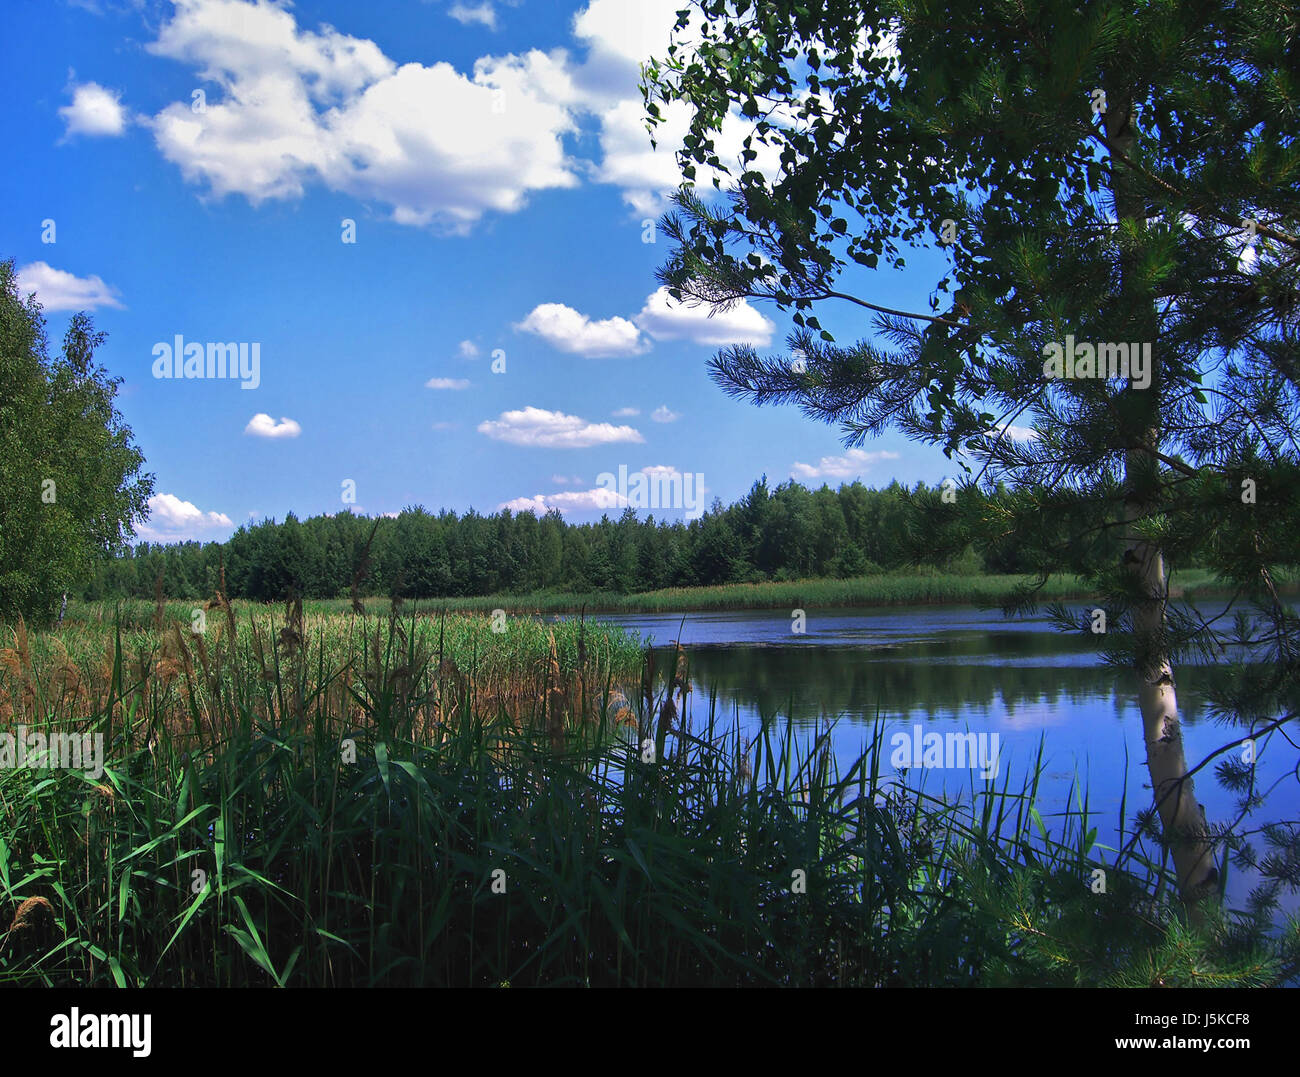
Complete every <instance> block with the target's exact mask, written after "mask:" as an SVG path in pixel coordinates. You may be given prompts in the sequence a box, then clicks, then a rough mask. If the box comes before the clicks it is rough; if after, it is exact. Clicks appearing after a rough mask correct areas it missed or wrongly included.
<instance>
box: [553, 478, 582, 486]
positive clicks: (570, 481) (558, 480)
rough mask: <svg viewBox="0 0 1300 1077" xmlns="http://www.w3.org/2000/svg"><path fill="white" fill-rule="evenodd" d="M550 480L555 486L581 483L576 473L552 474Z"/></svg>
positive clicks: (578, 484)
mask: <svg viewBox="0 0 1300 1077" xmlns="http://www.w3.org/2000/svg"><path fill="white" fill-rule="evenodd" d="M551 482H553V483H555V485H556V486H568V485H570V484H572V485H574V486H581V485H582V479H581V477H579V476H578V475H552V476H551Z"/></svg>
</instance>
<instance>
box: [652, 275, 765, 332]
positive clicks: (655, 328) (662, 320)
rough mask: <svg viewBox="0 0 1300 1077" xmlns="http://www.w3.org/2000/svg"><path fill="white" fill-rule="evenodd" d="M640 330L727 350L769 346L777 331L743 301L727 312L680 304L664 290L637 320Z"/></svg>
mask: <svg viewBox="0 0 1300 1077" xmlns="http://www.w3.org/2000/svg"><path fill="white" fill-rule="evenodd" d="M633 320H634V321H635V322H636V325H637V327H638V328H639V329H641V330H643V331H644V332H646V333H648V334H649V335H650V336H652V337H654V338H655V339H656V340H688V341H690V342H691V343H692V344H704V345H708V346H710V347H724V346H726V345H728V344H752V345H754V346H755V347H765V346H766V345H767V344H768V343H770V342H771V340H772V334H773V333H774V332H775V331H776V325H775V323H774V322H772V321H770V320H769V319H767V318H765V317H764V316H763V315H762V314H760V313H759V312H758V311H757V310H755V309H754V308H753V307H751V306H750V305H749V303H748V302H747V301H746V300H743V299H742V300H740V301H739V302H737V303H735V304H734V305H733V306H731V307H728V308H727V309H726V310H723V309H721V308H719V307H712V306H709V305H708V304H706V303H677V302H674V301H673V300H672V298H671V297H670V296H669V295H668V289H667V288H660V289H658V290H657V291H656V292H654V294H652V295H651V296H649V297H648V298H647V299H646V301H645V306H644V307H642V308H641V313H640V314H638V315H637V316H636V318H635V319H633Z"/></svg>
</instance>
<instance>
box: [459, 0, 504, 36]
mask: <svg viewBox="0 0 1300 1077" xmlns="http://www.w3.org/2000/svg"><path fill="white" fill-rule="evenodd" d="M447 14H448V15H450V16H451V17H452V18H453V19H455V20H456V21H457V22H458V23H460V24H461V25H462V26H468V25H469V24H470V23H472V22H476V23H479V24H481V25H483V26H486V27H487V28H488V29H489V30H495V29H496V28H497V13H496V9H495V8H493V6H492V5H491V4H490V3H487V2H484V3H481V4H474V5H470V4H459V3H458V4H452V5H451V7H450V8H448V10H447Z"/></svg>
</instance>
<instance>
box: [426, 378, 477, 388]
mask: <svg viewBox="0 0 1300 1077" xmlns="http://www.w3.org/2000/svg"><path fill="white" fill-rule="evenodd" d="M424 387H425V388H426V389H468V388H469V381H468V380H467V379H465V378H430V379H429V380H428V381H426V382H425V383H424Z"/></svg>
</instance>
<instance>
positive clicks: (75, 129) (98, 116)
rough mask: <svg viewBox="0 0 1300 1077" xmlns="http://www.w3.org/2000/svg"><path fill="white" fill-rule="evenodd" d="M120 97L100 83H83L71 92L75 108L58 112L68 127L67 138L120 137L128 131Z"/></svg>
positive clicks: (71, 105) (66, 127)
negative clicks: (86, 136)
mask: <svg viewBox="0 0 1300 1077" xmlns="http://www.w3.org/2000/svg"><path fill="white" fill-rule="evenodd" d="M121 96H122V95H121V94H120V93H119V92H118V91H117V90H110V89H107V88H105V87H103V86H101V85H100V84H99V83H97V82H83V83H82V84H81V85H80V86H77V87H74V88H73V91H72V104H70V105H64V106H63V107H62V108H61V109H59V115H60V116H61V117H62V119H63V122H64V124H65V125H66V126H65V130H64V137H65V138H71V137H72V136H73V135H108V136H114V135H120V134H121V133H122V132H123V131H125V130H126V109H125V108H123V107H122V101H121Z"/></svg>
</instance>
